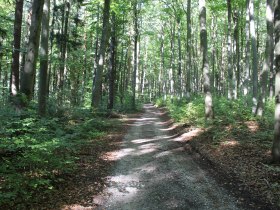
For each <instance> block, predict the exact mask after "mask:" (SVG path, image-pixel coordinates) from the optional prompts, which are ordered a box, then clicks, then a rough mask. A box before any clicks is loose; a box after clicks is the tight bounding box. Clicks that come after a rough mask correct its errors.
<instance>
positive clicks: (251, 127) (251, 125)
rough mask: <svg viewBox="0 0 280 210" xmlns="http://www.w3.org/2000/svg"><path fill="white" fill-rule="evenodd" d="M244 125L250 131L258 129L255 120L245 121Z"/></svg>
mask: <svg viewBox="0 0 280 210" xmlns="http://www.w3.org/2000/svg"><path fill="white" fill-rule="evenodd" d="M245 125H246V126H247V128H248V129H249V130H250V131H251V132H257V131H258V130H259V125H258V123H257V122H256V121H247V122H245Z"/></svg>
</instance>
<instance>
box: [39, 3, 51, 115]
mask: <svg viewBox="0 0 280 210" xmlns="http://www.w3.org/2000/svg"><path fill="white" fill-rule="evenodd" d="M49 20H50V0H45V3H44V8H43V17H42V31H41V53H40V54H41V56H40V77H39V98H38V103H39V109H38V112H39V114H40V115H45V114H46V99H47V90H48V76H49V75H48V63H49V62H48V60H49V31H50V30H49Z"/></svg>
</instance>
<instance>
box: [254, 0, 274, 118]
mask: <svg viewBox="0 0 280 210" xmlns="http://www.w3.org/2000/svg"><path fill="white" fill-rule="evenodd" d="M272 3H273V0H267V1H266V28H267V31H266V33H267V34H266V46H265V59H264V62H263V69H262V71H261V74H260V80H261V89H260V94H259V99H258V106H257V107H258V109H257V113H256V114H257V115H258V116H262V115H263V111H264V102H265V100H266V96H267V78H268V73H269V71H270V69H271V68H273V65H272V64H273V5H272Z"/></svg>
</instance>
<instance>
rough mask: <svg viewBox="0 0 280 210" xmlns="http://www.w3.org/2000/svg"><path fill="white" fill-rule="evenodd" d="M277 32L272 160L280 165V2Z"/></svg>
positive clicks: (278, 3)
mask: <svg viewBox="0 0 280 210" xmlns="http://www.w3.org/2000/svg"><path fill="white" fill-rule="evenodd" d="M274 31H275V47H274V52H275V66H276V68H275V69H276V75H275V123H274V140H273V146H272V160H273V162H275V163H280V0H275V12H274Z"/></svg>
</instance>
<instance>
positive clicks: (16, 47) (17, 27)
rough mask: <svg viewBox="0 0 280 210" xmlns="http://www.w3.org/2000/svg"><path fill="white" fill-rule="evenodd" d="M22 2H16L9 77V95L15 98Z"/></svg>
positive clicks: (17, 81)
mask: <svg viewBox="0 0 280 210" xmlns="http://www.w3.org/2000/svg"><path fill="white" fill-rule="evenodd" d="M23 2H24V0H16V9H15V22H14V43H13V55H12V58H13V61H12V67H11V76H10V95H11V96H16V95H17V93H18V91H19V65H20V62H19V55H20V44H21V25H22V11H23Z"/></svg>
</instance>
